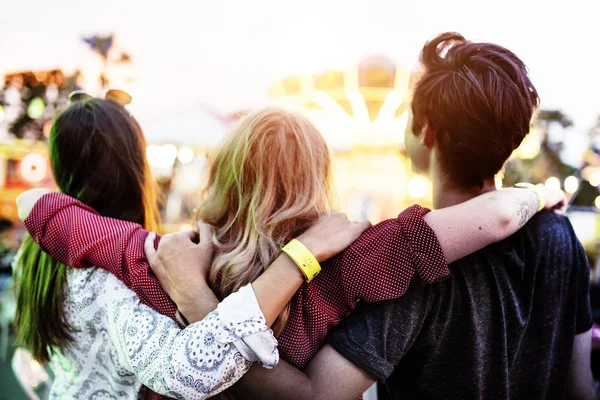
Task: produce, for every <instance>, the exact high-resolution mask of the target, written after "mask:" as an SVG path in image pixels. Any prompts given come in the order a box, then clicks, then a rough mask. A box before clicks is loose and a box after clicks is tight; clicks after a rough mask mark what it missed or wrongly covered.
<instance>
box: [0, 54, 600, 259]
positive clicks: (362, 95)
mask: <svg viewBox="0 0 600 400" xmlns="http://www.w3.org/2000/svg"><path fill="white" fill-rule="evenodd" d="M78 78H79V76H78V73H75V74H74V75H72V76H65V74H64V73H63V72H62V71H60V70H53V71H40V72H32V71H25V72H18V73H12V74H7V75H6V76H5V77H4V82H3V83H4V86H3V88H2V89H1V90H0V189H1V191H2V194H1V195H0V216H4V217H8V218H10V219H13V220H14V219H16V210H15V207H14V199H15V197H16V196H17V195H18V194H19V193H20V192H22V191H23V190H26V189H27V188H30V187H37V186H49V187H52V185H53V183H52V178H51V171H50V168H49V164H48V160H47V158H48V154H47V136H48V134H49V132H50V128H51V124H52V122H51V121H52V117H53V116H54V115H56V113H57V112H58V111H60V109H62V108H63V107H65V106H66V104H67V101H68V100H67V97H68V93H69V92H70V91H72V90H74V89H78V88H80V83H79V79H78ZM409 79H410V72H409V71H408V70H407V69H406V68H404V67H402V66H398V65H396V64H394V63H393V62H391V61H390V60H388V59H387V58H384V57H369V58H366V59H364V60H363V61H362V62H360V63H358V64H357V65H355V66H352V67H350V68H348V69H347V70H342V71H326V72H323V73H318V74H305V75H296V76H290V77H287V78H284V79H281V80H279V81H277V82H275V83H274V84H273V85H272V86H271V87H270V94H271V99H272V103H273V104H276V105H279V106H282V107H285V108H288V109H292V110H297V111H300V112H303V113H305V114H306V115H307V116H308V117H309V118H310V119H311V121H313V123H314V124H315V125H316V126H317V127H318V128H319V130H320V131H321V133H322V134H323V135H324V137H325V138H326V140H327V142H328V144H329V146H330V149H331V152H332V158H333V161H334V165H333V167H334V168H333V171H334V182H335V184H336V189H337V190H336V192H337V197H338V200H339V208H340V209H341V210H343V211H345V212H347V213H348V214H349V215H350V216H351V217H352V218H369V219H370V220H371V221H373V222H376V221H380V220H382V219H384V218H393V217H395V216H396V215H397V213H398V212H399V211H400V210H402V209H403V208H404V207H406V206H408V205H410V204H413V203H416V202H418V203H420V204H422V205H425V206H430V205H431V184H430V182H429V181H428V180H427V179H425V178H423V177H419V176H416V175H414V174H413V173H412V171H411V167H410V160H409V159H408V157H407V156H406V154H405V152H404V148H403V136H404V129H405V126H406V124H407V121H408V108H409V104H410V94H409V90H408V84H409ZM103 84H104V81H103ZM241 115H243V113H238V114H235V115H221V114H219V113H216V112H213V111H211V110H210V109H209V108H208V107H190V108H189V109H182V110H178V111H176V112H172V113H168V112H167V113H163V114H162V115H153V116H151V117H148V118H146V119H144V118H141V120H140V124H141V126H142V128H143V129H144V132H145V134H146V137H147V141H148V148H147V157H148V161H149V162H150V164H151V166H152V167H153V170H154V172H155V174H156V176H157V179H158V181H159V183H160V184H161V186H162V188H163V192H164V194H165V199H166V201H165V202H164V204H163V216H164V218H165V222H166V224H165V226H166V229H167V230H175V229H179V228H180V227H181V226H182V224H185V223H186V222H187V221H189V218H190V216H191V213H192V210H193V209H194V208H195V207H196V205H197V201H198V195H197V194H198V192H199V190H200V189H201V187H202V184H203V176H204V175H203V173H202V172H203V171H204V170H205V167H206V161H207V155H208V154H209V152H210V150H211V149H212V148H214V147H215V146H216V144H217V143H218V142H219V140H220V139H221V138H222V137H223V136H224V135H225V134H226V132H227V131H228V130H229V129H231V127H232V125H233V124H234V123H235V122H236V120H237V119H238V118H239V117H240V116H241ZM569 125H570V121H569V120H568V118H566V116H564V115H563V114H562V113H560V112H559V111H546V110H541V111H540V112H539V113H538V114H537V117H536V119H535V121H534V123H533V125H532V130H531V133H530V134H529V135H528V136H527V137H526V139H525V140H524V141H523V143H522V144H521V146H520V147H519V148H518V149H517V150H516V151H515V153H514V154H513V157H512V158H511V160H509V162H508V163H507V165H506V168H505V170H504V171H502V173H501V174H499V176H498V177H497V181H496V184H497V186H498V187H502V186H503V185H504V186H511V185H513V184H514V183H516V182H518V181H531V182H546V184H547V185H552V186H557V187H561V188H563V189H564V190H565V191H567V192H568V193H570V194H571V196H573V204H574V207H573V213H572V221H574V224H575V223H577V224H579V225H580V227H579V229H578V230H579V231H581V232H583V236H585V237H582V241H585V240H587V241H588V242H590V243H591V247H592V249H593V250H592V253H593V254H595V253H596V246H597V243H598V238H600V222H598V218H597V215H598V214H597V213H596V211H597V210H598V209H599V208H600V196H599V193H598V187H600V155H599V154H598V151H597V148H598V147H597V145H598V143H596V147H595V146H594V141H593V140H590V142H591V144H590V146H589V149H588V150H587V152H586V153H585V154H584V156H583V159H582V161H581V165H580V166H579V168H574V167H571V166H568V165H566V164H564V163H563V162H562V161H561V158H560V151H561V142H560V140H559V141H553V140H551V138H550V136H551V135H549V132H550V131H551V130H552V129H559V130H560V129H568V127H569ZM596 138H600V125H599V127H598V132H597V135H596Z"/></svg>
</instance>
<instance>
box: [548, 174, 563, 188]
mask: <svg viewBox="0 0 600 400" xmlns="http://www.w3.org/2000/svg"><path fill="white" fill-rule="evenodd" d="M546 187H547V188H548V189H560V181H559V180H558V178H556V177H554V176H551V177H550V178H548V179H546Z"/></svg>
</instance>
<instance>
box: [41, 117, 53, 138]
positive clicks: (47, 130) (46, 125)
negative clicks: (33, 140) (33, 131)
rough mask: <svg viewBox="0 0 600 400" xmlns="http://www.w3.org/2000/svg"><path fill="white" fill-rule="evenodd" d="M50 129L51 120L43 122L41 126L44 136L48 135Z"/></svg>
mask: <svg viewBox="0 0 600 400" xmlns="http://www.w3.org/2000/svg"><path fill="white" fill-rule="evenodd" d="M51 130H52V120H48V121H46V122H44V127H43V128H42V133H43V134H44V136H46V137H48V136H50V131H51Z"/></svg>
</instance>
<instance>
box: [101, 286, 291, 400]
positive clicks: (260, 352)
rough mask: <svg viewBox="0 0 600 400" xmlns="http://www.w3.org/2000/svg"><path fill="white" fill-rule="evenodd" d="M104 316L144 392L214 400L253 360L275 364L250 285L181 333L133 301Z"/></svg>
mask: <svg viewBox="0 0 600 400" xmlns="http://www.w3.org/2000/svg"><path fill="white" fill-rule="evenodd" d="M127 290H128V289H127ZM107 317H108V320H109V321H108V323H109V332H110V336H111V341H112V342H113V345H114V346H115V348H116V350H117V356H118V357H119V362H120V364H121V365H123V366H124V367H125V368H126V369H127V370H129V371H131V372H133V373H134V374H135V375H136V376H137V377H138V379H139V380H140V381H141V382H142V383H143V384H144V385H145V386H147V387H148V388H150V389H152V390H153V391H155V392H157V393H160V394H164V395H167V396H170V397H175V398H178V399H204V398H207V397H210V396H214V395H215V394H217V393H219V392H221V391H223V390H225V389H226V388H228V387H229V386H231V385H233V384H234V383H235V382H236V381H237V380H238V379H240V378H241V377H242V375H244V374H245V373H246V372H247V371H248V369H249V368H250V365H251V361H260V362H261V364H263V365H265V366H274V365H275V364H276V363H277V361H278V359H279V354H278V352H277V341H276V340H275V338H274V337H273V334H272V332H271V331H270V330H269V328H268V327H267V325H266V324H265V320H264V317H263V315H262V313H261V311H260V308H259V307H258V302H257V300H256V297H255V295H254V291H253V290H252V287H251V285H248V286H245V287H243V288H242V289H240V290H239V291H238V292H237V293H234V294H232V295H231V296H229V297H228V298H227V299H225V301H223V302H222V303H221V304H220V305H219V307H218V308H217V310H215V311H214V312H212V313H210V314H209V315H208V316H207V317H206V318H204V319H203V320H202V321H199V322H196V323H194V324H191V325H189V326H188V327H186V328H185V329H183V330H181V329H179V327H178V326H177V324H176V323H175V322H174V321H173V320H171V319H170V318H168V317H166V316H163V315H161V314H159V313H158V312H156V311H154V310H153V309H151V308H149V307H147V306H145V305H143V304H142V303H140V302H139V300H137V297H134V298H131V297H128V298H122V299H119V300H118V301H114V302H113V306H111V307H109V310H108V313H107Z"/></svg>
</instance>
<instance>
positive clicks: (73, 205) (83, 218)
mask: <svg viewBox="0 0 600 400" xmlns="http://www.w3.org/2000/svg"><path fill="white" fill-rule="evenodd" d="M25 226H26V227H27V230H28V231H29V234H30V235H31V237H32V238H33V240H34V241H35V242H36V243H37V244H38V245H40V247H41V248H42V249H43V250H44V251H45V252H46V253H48V254H50V255H51V256H52V257H54V258H55V259H56V260H57V261H59V262H61V263H63V264H66V265H69V266H71V267H75V268H84V267H89V266H92V265H93V266H96V267H99V268H102V269H104V270H106V271H108V272H110V273H112V274H114V275H115V276H117V278H119V279H120V280H121V281H123V283H125V285H126V286H127V287H129V288H130V289H132V290H133V291H134V292H135V293H136V294H137V295H138V297H139V298H140V300H141V301H142V302H143V303H144V304H146V305H147V306H150V307H152V308H154V309H155V310H157V311H159V312H160V313H161V314H164V315H167V316H169V317H171V318H173V319H175V315H176V311H177V307H176V306H175V303H173V301H171V299H170V298H169V296H168V295H167V294H166V293H165V292H164V291H163V290H162V288H161V286H160V284H159V283H158V280H157V279H156V277H155V276H154V275H152V274H151V272H150V266H149V265H148V261H147V260H146V255H145V254H144V241H145V240H146V236H148V233H149V232H148V231H146V230H145V229H143V228H142V227H141V226H140V225H138V224H135V223H133V222H128V221H121V220H118V219H114V218H109V217H103V216H100V215H98V213H97V212H96V211H95V210H94V209H92V208H90V207H88V206H86V205H85V204H83V203H82V202H80V201H78V200H76V199H74V198H72V197H69V196H67V195H65V194H61V193H49V194H46V195H44V196H43V197H42V198H41V199H40V200H38V202H37V203H36V204H35V206H34V207H33V209H32V210H31V213H30V214H29V216H28V217H27V219H26V220H25Z"/></svg>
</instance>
